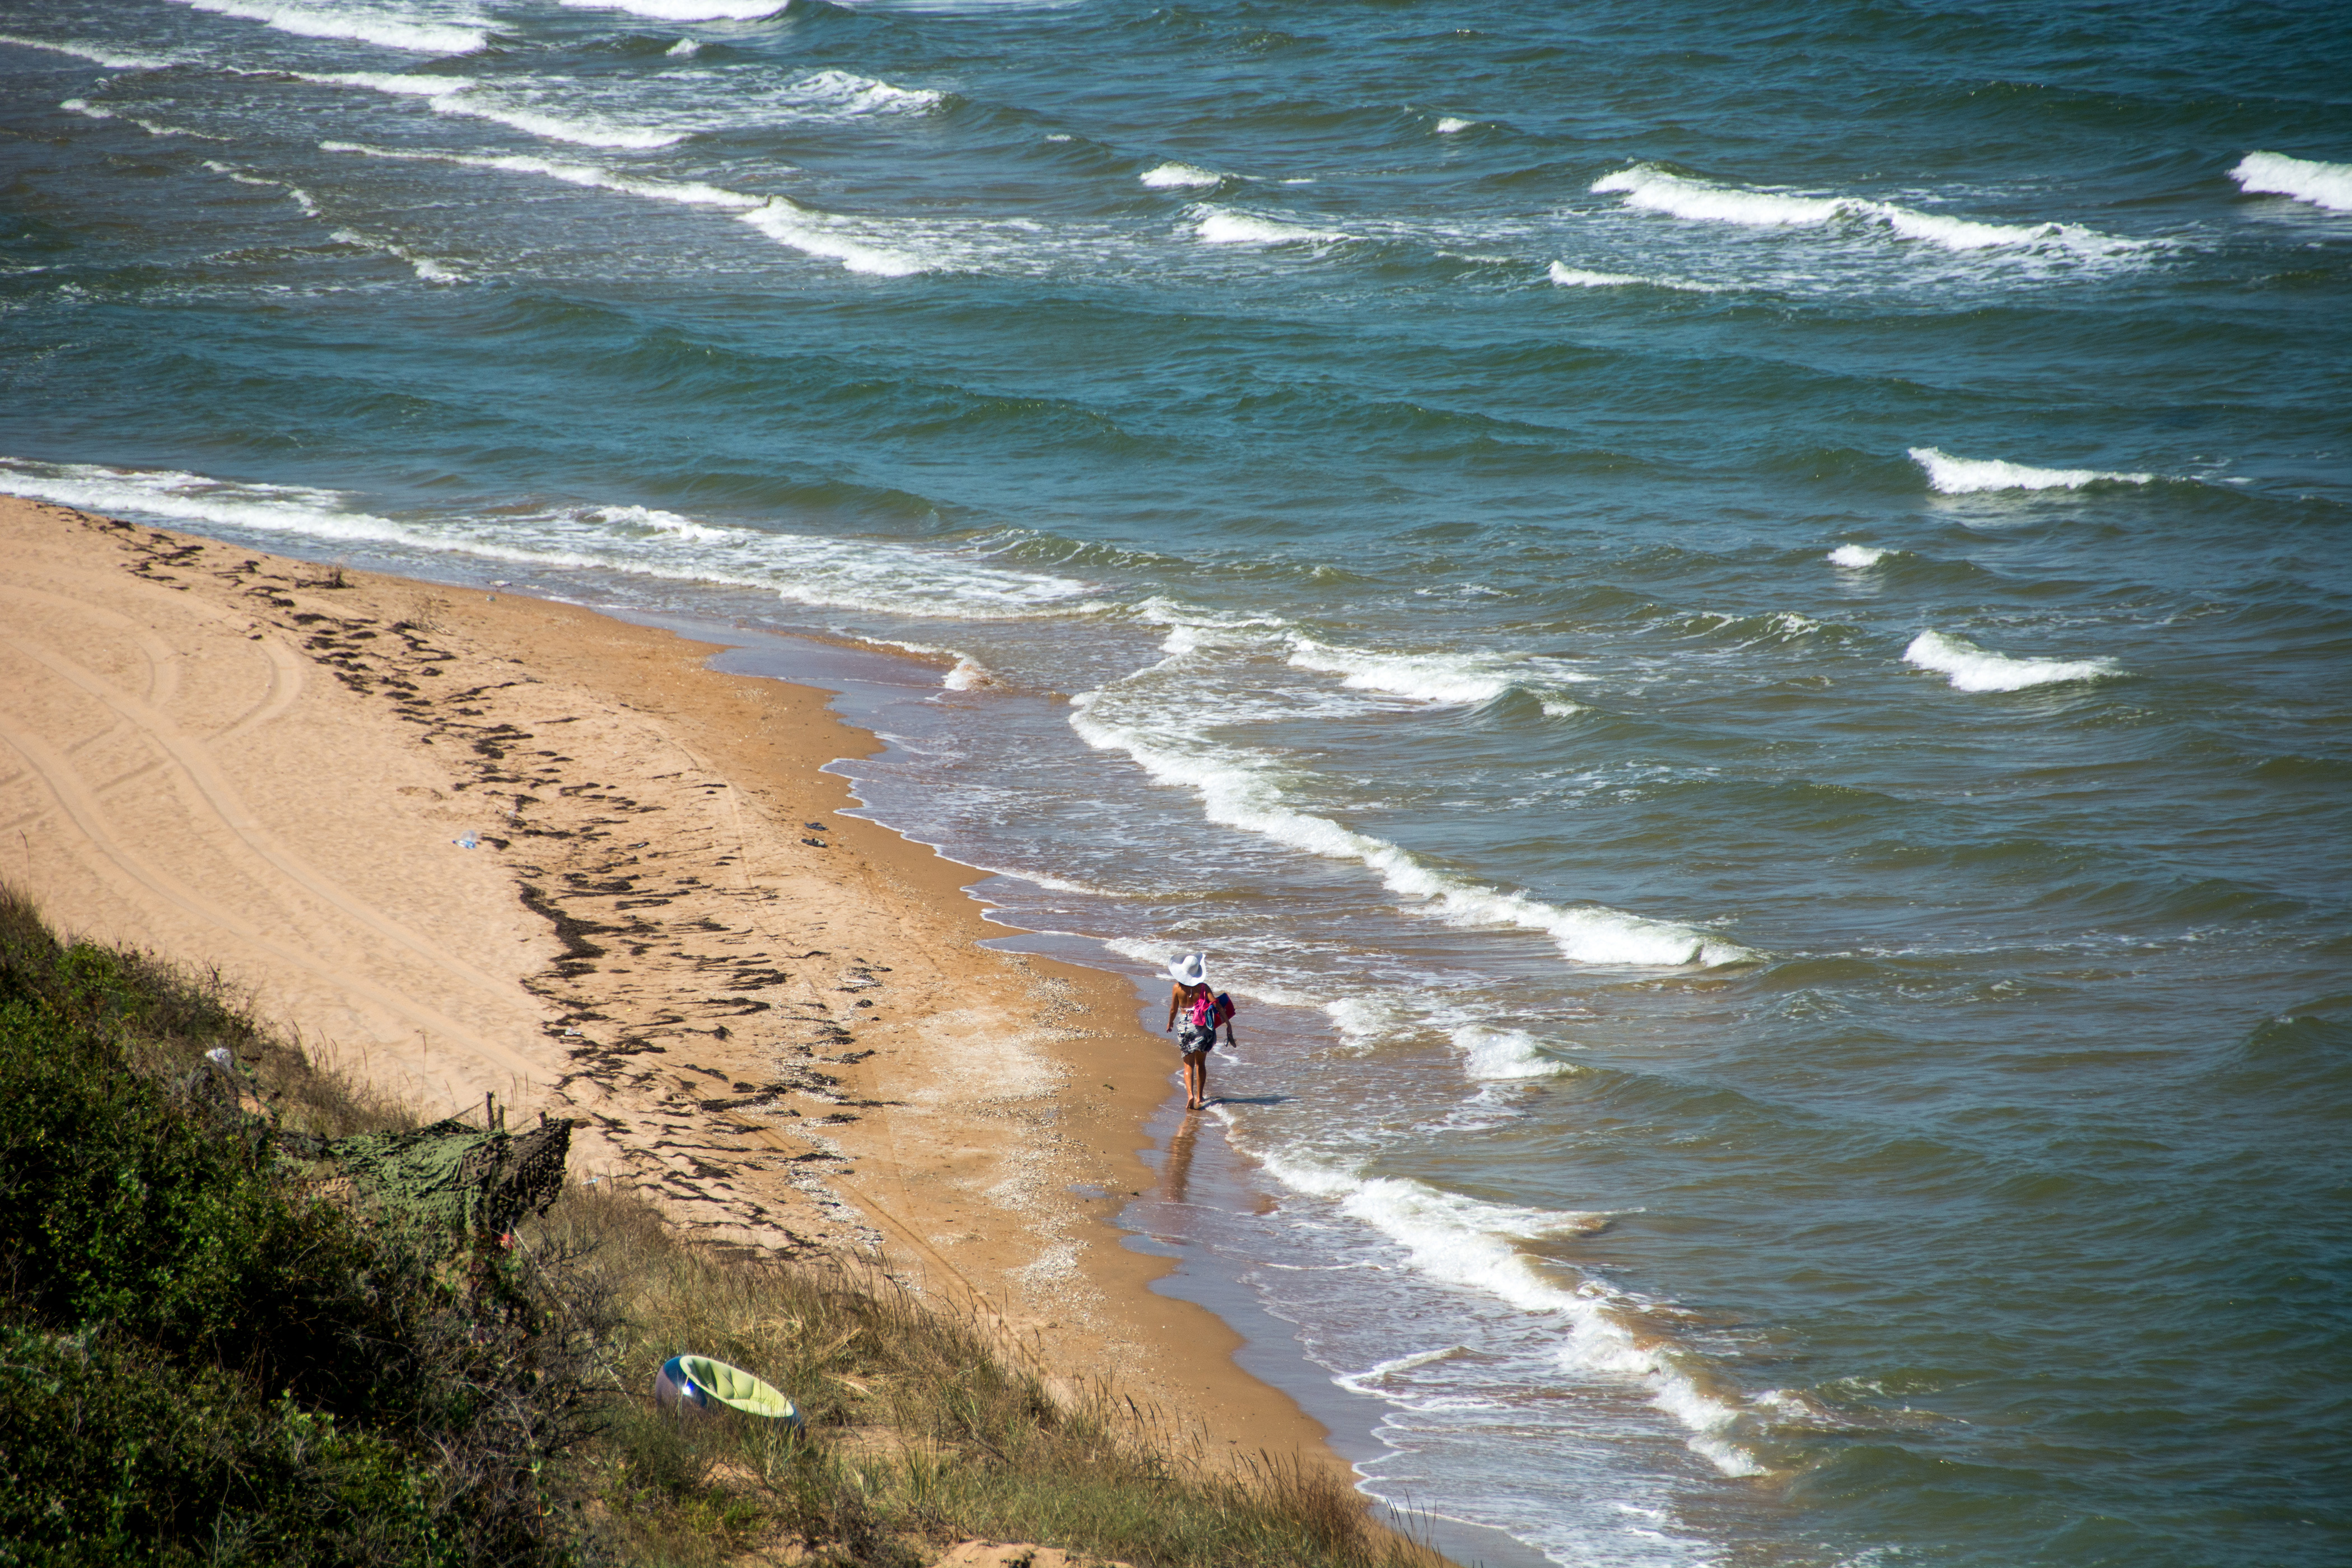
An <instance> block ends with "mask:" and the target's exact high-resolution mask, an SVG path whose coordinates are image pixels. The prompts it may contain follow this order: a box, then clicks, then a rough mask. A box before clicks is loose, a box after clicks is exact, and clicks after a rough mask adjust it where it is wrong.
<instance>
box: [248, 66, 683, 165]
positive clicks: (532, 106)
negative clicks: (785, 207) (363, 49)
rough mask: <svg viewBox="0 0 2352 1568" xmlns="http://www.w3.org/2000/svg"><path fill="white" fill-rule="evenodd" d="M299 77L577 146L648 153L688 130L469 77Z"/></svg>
mask: <svg viewBox="0 0 2352 1568" xmlns="http://www.w3.org/2000/svg"><path fill="white" fill-rule="evenodd" d="M293 74H294V75H295V76H297V77H298V78H299V79H301V80H303V81H309V82H317V83H319V84H320V85H321V86H324V87H363V88H365V89H368V90H369V91H371V92H381V93H386V94H389V95H391V96H392V97H394V98H422V99H425V100H428V101H429V104H430V107H431V108H432V110H433V112H435V113H436V114H446V115H449V116H452V117H453V118H458V119H467V120H488V121H492V122H494V123H496V124H499V125H505V126H510V127H512V128H513V129H514V130H517V131H520V132H527V133H528V134H530V135H532V136H543V137H545V138H546V139H547V140H549V141H551V142H572V143H573V144H574V145H576V146H581V147H611V148H615V149H620V150H625V151H631V152H648V151H651V150H652V149H654V148H656V147H670V146H675V145H676V144H677V143H678V142H683V141H685V140H686V138H687V136H688V132H683V131H664V130H656V129H651V128H648V127H646V126H641V125H629V124H625V123H621V122H619V121H612V120H606V119H603V118H601V117H596V116H593V115H592V116H583V115H581V114H579V113H577V112H567V113H562V114H557V113H553V112H551V111H550V110H546V109H543V108H541V107H539V106H538V104H537V103H536V102H535V101H533V102H521V103H518V102H516V101H514V100H513V98H512V96H511V93H510V92H509V90H508V89H500V88H494V87H488V86H485V85H484V84H483V83H481V82H478V81H476V80H475V79H472V78H471V77H462V76H402V75H398V74H396V73H394V72H391V71H297V72H294V73H293Z"/></svg>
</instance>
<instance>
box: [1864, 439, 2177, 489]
mask: <svg viewBox="0 0 2352 1568" xmlns="http://www.w3.org/2000/svg"><path fill="white" fill-rule="evenodd" d="M1910 458H1911V460H1912V461H1913V462H1915V463H1916V464H1918V465H1919V467H1920V468H1924V469H1925V470H1927V488H1928V489H1932V490H1937V491H1939V492H1940V493H1942V494H1944V495H1948V496H1964V495H1974V494H1976V493H1977V492H1979V491H1981V490H2056V489H2067V490H2078V489H2082V488H2083V487H2084V485H2097V484H2116V485H2146V484H2153V483H2155V482H2156V476H2155V475H2154V474H2119V473H2109V472H2105V471H2104V470H2101V469H2098V468H2029V467H2027V466H2026V465H2025V464H2023V463H2009V462H2003V461H2002V460H2001V459H2000V458H1955V457H1953V456H1952V455H1951V454H1950V453H1949V452H1939V451H1937V449H1936V448H1935V447H1912V448H1911V450H1910Z"/></svg>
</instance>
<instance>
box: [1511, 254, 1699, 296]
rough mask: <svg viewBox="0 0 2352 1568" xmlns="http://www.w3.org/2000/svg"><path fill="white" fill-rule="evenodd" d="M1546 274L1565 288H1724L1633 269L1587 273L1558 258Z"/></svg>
mask: <svg viewBox="0 0 2352 1568" xmlns="http://www.w3.org/2000/svg"><path fill="white" fill-rule="evenodd" d="M1544 275H1545V276H1546V277H1548V278H1549V279H1551V280H1552V281H1553V282H1554V283H1557V284H1559V286H1560V287H1561V288H1563V289H1630V288H1636V287H1638V288H1644V289H1679V290H1680V291H1682V292H1684V293H1687V294H1716V293H1720V292H1721V291H1722V290H1720V289H1717V287H1716V286H1715V285H1714V284H1712V283H1685V282H1683V281H1682V280H1681V279H1675V278H1641V277H1636V276H1635V275H1634V274H1633V273H1631V272H1587V271H1585V270H1584V269H1583V268H1579V267H1570V266H1568V265H1566V264H1565V263H1563V262H1559V261H1555V262H1553V263H1552V264H1551V265H1550V266H1549V267H1548V268H1545V269H1544Z"/></svg>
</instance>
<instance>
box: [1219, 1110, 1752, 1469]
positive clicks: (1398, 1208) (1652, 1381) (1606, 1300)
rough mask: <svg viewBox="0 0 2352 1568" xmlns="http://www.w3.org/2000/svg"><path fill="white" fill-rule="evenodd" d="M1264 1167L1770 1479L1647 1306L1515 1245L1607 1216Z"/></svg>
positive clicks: (1278, 1159)
mask: <svg viewBox="0 0 2352 1568" xmlns="http://www.w3.org/2000/svg"><path fill="white" fill-rule="evenodd" d="M1261 1158H1262V1159H1263V1160H1264V1163H1265V1169H1266V1170H1267V1171H1268V1172H1270V1173H1272V1174H1273V1175H1274V1176H1275V1178H1276V1180H1278V1181H1280V1182H1282V1183H1283V1184H1285V1185H1286V1186H1288V1187H1290V1188H1292V1189H1293V1190H1294V1191H1297V1192H1301V1193H1306V1194H1309V1195H1311V1196H1315V1197H1322V1198H1328V1199H1331V1200H1333V1201H1335V1202H1336V1203H1337V1204H1338V1205H1339V1209H1340V1211H1341V1212H1342V1213H1344V1214H1347V1215H1349V1216H1351V1217H1353V1218H1355V1219H1357V1220H1360V1221H1361V1222H1362V1223H1364V1224H1365V1225H1367V1226H1370V1227H1371V1228H1372V1229H1373V1230H1375V1231H1377V1232H1379V1233H1380V1234H1381V1236H1384V1237H1387V1238H1388V1239H1389V1240H1391V1241H1392V1242H1394V1243H1396V1244H1397V1245H1398V1246H1399V1247H1402V1248H1403V1249H1404V1253H1405V1257H1406V1260H1407V1262H1408V1264H1409V1265H1410V1266H1411V1267H1412V1269H1413V1270H1414V1271H1415V1272H1416V1273H1419V1274H1422V1275H1424V1276H1426V1277H1428V1278H1429V1279H1434V1280H1437V1281H1439V1282H1441V1283H1443V1284H1444V1285H1447V1286H1450V1287H1454V1288H1457V1289H1472V1290H1478V1291H1482V1292H1484V1293H1485V1294H1486V1295H1489V1296H1493V1297H1495V1298H1496V1299H1497V1300H1502V1301H1506V1302H1508V1303H1509V1304H1510V1305H1512V1306H1514V1307H1517V1308H1519V1309H1521V1310H1525V1311H1529V1312H1541V1313H1544V1314H1547V1315H1548V1316H1549V1317H1551V1318H1553V1319H1555V1320H1556V1321H1559V1322H1560V1323H1561V1324H1562V1326H1563V1327H1564V1328H1565V1330H1566V1334H1565V1336H1564V1342H1563V1343H1561V1345H1560V1346H1559V1350H1558V1351H1557V1352H1556V1353H1557V1355H1558V1356H1559V1361H1560V1363H1561V1364H1562V1365H1564V1366H1566V1367H1569V1368H1570V1369H1572V1370H1575V1371H1580V1372H1586V1373H1601V1374H1602V1375H1604V1376H1614V1377H1622V1378H1625V1379H1627V1380H1629V1381H1632V1382H1633V1383H1635V1384H1639V1385H1641V1386H1643V1388H1645V1389H1646V1390H1647V1391H1648V1393H1649V1395H1650V1400H1651V1403H1652V1404H1654V1405H1656V1406H1657V1407H1658V1408H1659V1409H1661V1410H1664V1411H1665V1412H1666V1413H1667V1414H1668V1415H1672V1416H1674V1417H1675V1420H1677V1421H1678V1422H1680V1423H1681V1424H1682V1425H1683V1426H1684V1428H1685V1430H1687V1431H1688V1432H1689V1433H1690V1434H1691V1436H1690V1437H1689V1438H1688V1439H1686V1441H1687V1443H1688V1445H1689V1447H1690V1448H1691V1449H1692V1451H1693V1452H1695V1453H1697V1454H1701V1455H1703V1456H1705V1457H1706V1458H1707V1459H1709V1460H1710V1461H1712V1462H1713V1463H1714V1464H1715V1466H1716V1467H1717V1468H1718V1469H1720V1470H1722V1471H1723V1472H1724V1473H1725V1474H1726V1475H1734V1476H1747V1475H1761V1474H1763V1473H1764V1467H1763V1466H1762V1465H1760V1464H1759V1463H1758V1462H1757V1460H1756V1458H1755V1456H1754V1455H1753V1454H1751V1453H1749V1452H1748V1450H1747V1449H1746V1448H1744V1447H1741V1446H1740V1443H1739V1442H1738V1436H1739V1435H1740V1434H1741V1432H1742V1429H1743V1428H1745V1427H1747V1426H1750V1425H1753V1424H1754V1421H1755V1418H1754V1417H1753V1416H1752V1415H1750V1414H1749V1412H1748V1409H1747V1406H1746V1403H1745V1402H1744V1401H1742V1400H1741V1399H1740V1398H1739V1397H1738V1395H1737V1394H1733V1393H1731V1392H1730V1391H1729V1390H1727V1389H1725V1388H1723V1387H1722V1386H1721V1385H1720V1384H1719V1383H1718V1381H1717V1378H1715V1377H1714V1376H1713V1375H1712V1374H1711V1373H1710V1372H1709V1371H1708V1369H1707V1368H1706V1364H1705V1363H1704V1361H1703V1360H1702V1359H1701V1358H1700V1357H1699V1356H1698V1355H1697V1354H1696V1352H1691V1351H1688V1350H1685V1349H1684V1348H1683V1347H1681V1346H1679V1345H1677V1344H1675V1342H1673V1341H1672V1340H1671V1339H1670V1338H1669V1337H1668V1336H1667V1335H1666V1334H1665V1333H1664V1331H1661V1330H1660V1329H1659V1327H1658V1326H1657V1324H1656V1322H1655V1321H1654V1319H1653V1317H1652V1314H1650V1313H1649V1312H1647V1311H1646V1310H1644V1303H1643V1302H1642V1301H1641V1300H1638V1299H1637V1298H1635V1297H1633V1296H1630V1295H1628V1294H1626V1293H1625V1292H1623V1291H1620V1290H1616V1289H1612V1288H1611V1287H1609V1286H1607V1285H1605V1284H1603V1283H1602V1282H1601V1281H1600V1280H1598V1279H1592V1278H1590V1277H1587V1278H1584V1279H1573V1278H1570V1279H1562V1278H1560V1277H1559V1276H1558V1275H1556V1274H1555V1273H1553V1272H1551V1271H1550V1270H1549V1268H1547V1267H1546V1266H1545V1265H1543V1264H1541V1263H1539V1262H1538V1260H1537V1259H1535V1258H1531V1257H1529V1256H1528V1254H1527V1253H1526V1252H1523V1251H1522V1250H1520V1249H1519V1247H1516V1246H1514V1245H1513V1243H1515V1242H1523V1241H1542V1240H1546V1239H1549V1238H1552V1237H1562V1236H1582V1235H1590V1234H1591V1233H1592V1232H1593V1231H1595V1230H1598V1229H1600V1228H1601V1226H1603V1225H1605V1224H1606V1223H1607V1221H1608V1216H1607V1215H1599V1214H1578V1213H1559V1212H1554V1211H1548V1210H1543V1209H1523V1208H1510V1207H1506V1206H1505V1205H1500V1204H1485V1203H1480V1202H1478V1201H1477V1200H1475V1199H1474V1198H1467V1197H1464V1196H1462V1195H1461V1194H1458V1193H1449V1192H1444V1191H1442V1190H1440V1189H1439V1188H1436V1187H1433V1186H1430V1185H1429V1184H1426V1183H1423V1182H1417V1181H1412V1180H1410V1179H1404V1178H1399V1177H1394V1176H1374V1177H1370V1178H1366V1177H1361V1176H1356V1175H1352V1174H1349V1173H1346V1172H1342V1171H1337V1170H1334V1169H1331V1168H1330V1167H1328V1166H1325V1165H1320V1164H1318V1163H1313V1162H1311V1161H1307V1160H1302V1159H1298V1158H1296V1157H1293V1156H1287V1155H1283V1154H1278V1153H1276V1154H1266V1155H1263V1156H1261ZM1561 1272H1562V1273H1565V1270H1562V1271H1561Z"/></svg>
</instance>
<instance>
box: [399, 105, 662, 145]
mask: <svg viewBox="0 0 2352 1568" xmlns="http://www.w3.org/2000/svg"><path fill="white" fill-rule="evenodd" d="M433 110H434V112H435V113H436V114H449V115H462V116H465V117H467V118H470V119H474V120H488V121H495V122H497V123H498V124H500V125H506V126H511V127H512V128H513V129H515V130H517V131H520V132H527V133H528V134H530V135H532V136H543V137H545V138H547V139H548V140H549V141H551V142H572V143H573V144H575V145H577V146H582V147H612V148H617V149H622V150H625V151H629V152H650V151H651V150H653V149H654V148H656V147H672V146H676V145H677V143H678V142H683V141H685V140H686V137H687V133H686V132H683V131H656V130H649V129H647V128H646V127H643V126H635V125H623V124H616V123H614V122H613V121H605V120H600V119H594V118H583V117H581V116H579V115H576V114H554V113H550V112H549V111H548V110H543V109H538V108H533V107H531V106H530V105H528V104H518V103H514V102H511V101H509V100H502V99H500V98H499V97H497V96H495V95H491V94H482V93H477V92H463V93H449V94H445V95H443V96H442V97H439V98H436V99H435V100H433Z"/></svg>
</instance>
